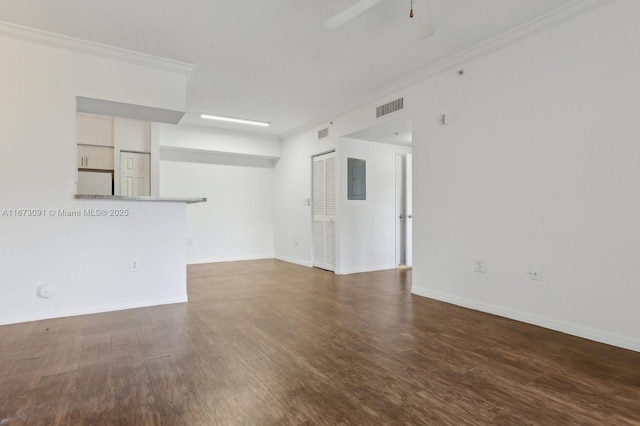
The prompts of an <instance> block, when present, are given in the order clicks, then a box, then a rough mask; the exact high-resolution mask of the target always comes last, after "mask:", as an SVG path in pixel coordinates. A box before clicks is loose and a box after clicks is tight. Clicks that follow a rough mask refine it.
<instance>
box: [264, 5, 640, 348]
mask: <svg viewBox="0 0 640 426" xmlns="http://www.w3.org/2000/svg"><path fill="white" fill-rule="evenodd" d="M637 16H640V2H636V1H632V0H618V1H615V2H612V3H611V4H608V5H606V6H603V7H600V8H598V9H596V10H594V11H592V12H589V13H586V14H584V15H582V16H579V17H576V18H573V19H571V20H568V21H565V22H563V23H561V24H560V25H558V26H552V27H549V28H547V29H546V30H545V31H544V32H541V33H538V34H536V35H533V36H531V37H529V38H527V39H524V40H521V41H519V42H517V43H516V44H513V45H511V46H508V47H504V48H502V49H501V50H499V51H497V52H495V53H493V54H490V55H488V56H485V57H482V58H479V59H476V58H475V56H474V54H473V53H472V54H470V55H468V57H469V58H472V59H469V62H468V63H463V64H462V65H460V63H461V62H462V61H463V59H464V58H463V57H461V58H457V59H456V60H455V61H452V62H451V64H452V67H451V68H450V69H449V70H448V71H445V72H444V73H443V74H441V75H439V76H437V77H434V78H431V79H430V80H427V81H425V82H423V83H419V84H416V85H414V86H412V87H405V88H403V89H401V90H395V91H389V93H387V95H386V96H381V97H380V98H379V99H376V100H374V101H372V102H370V103H368V104H366V105H364V106H363V107H362V108H358V109H356V110H354V111H352V112H350V113H347V114H343V115H341V116H339V117H336V118H334V119H333V122H334V127H333V128H332V130H333V132H332V135H333V136H332V137H331V139H332V141H333V143H334V144H337V143H338V140H339V137H340V135H347V134H350V133H353V132H354V131H358V130H361V129H364V128H367V127H369V126H371V125H372V124H374V123H375V121H376V120H375V119H373V118H372V109H373V108H375V106H376V105H380V104H382V103H384V102H386V101H388V100H391V99H394V98H396V97H398V96H404V97H405V109H406V111H407V112H408V113H411V114H412V117H413V126H414V129H413V164H414V181H413V182H414V186H413V188H414V194H413V199H414V208H413V220H414V238H413V241H414V248H413V253H414V272H413V292H414V293H416V294H421V295H425V296H428V297H433V298H437V299H441V300H445V301H449V302H452V303H456V304H460V305H464V306H469V307H472V308H475V309H479V310H483V311H488V312H492V313H496V314H499V315H503V316H507V317H511V318H515V319H519V320H523V321H527V322H530V323H534V324H539V325H542V326H545V327H549V328H553V329H556V330H560V331H564V332H567V333H571V334H575V335H579V336H583V337H587V338H590V339H594V340H598V341H602V342H607V343H611V344H614V345H618V346H622V347H627V348H631V349H635V350H640V327H638V324H640V310H639V309H638V307H637V301H638V300H640V287H639V286H638V285H636V282H637V280H638V278H637V277H638V276H639V275H640V263H638V262H637V260H636V258H637V253H638V252H640V221H639V220H638V217H640V202H639V201H638V197H636V196H635V195H634V194H636V193H637V190H638V188H639V187H640V167H638V163H639V161H640V145H639V144H638V143H637V137H638V135H639V134H640V121H638V119H637V117H638V116H640V115H639V114H640V103H639V102H638V101H637V99H639V95H640V93H638V92H640V86H639V85H638V84H637V70H638V69H640V51H639V50H638V49H634V48H633V43H632V41H633V40H638V39H640V27H638V25H637V19H636V18H637ZM538 27H539V28H541V27H542V26H538ZM459 68H464V69H465V73H464V75H463V76H459V75H458V74H457V73H456V71H457V70H458V69H459ZM442 113H449V114H450V117H451V122H450V125H449V126H440V125H439V124H438V118H439V115H440V114H442ZM312 136H313V134H312V132H309V133H306V134H302V135H299V136H296V137H293V138H291V139H289V140H287V141H285V142H284V144H283V155H282V159H281V160H280V163H279V165H278V167H279V166H280V164H284V165H287V166H286V167H284V168H283V169H282V170H279V171H278V172H282V174H281V175H280V176H278V177H277V182H278V194H277V195H276V197H278V198H280V199H281V198H282V197H283V194H284V190H285V189H293V188H295V187H299V186H294V184H291V183H289V184H287V183H285V184H284V185H283V188H284V189H283V188H280V187H279V183H280V182H281V181H282V182H293V181H304V182H307V181H308V176H307V174H308V171H307V170H306V169H305V170H303V168H304V167H305V166H303V163H300V160H301V159H302V158H304V157H305V155H304V154H303V153H306V151H308V146H310V145H311V144H312V142H313V138H312ZM293 162H295V163H296V166H293V165H292V163H293ZM306 167H307V168H308V166H306ZM285 214H286V219H285ZM285 220H286V222H285ZM279 223H280V224H281V225H280V226H282V224H284V223H289V224H292V225H293V226H299V228H297V229H289V230H287V231H286V234H285V233H283V236H284V238H280V235H279V228H278V226H279V225H278V224H279ZM276 224H277V225H276V232H277V237H276V254H278V253H280V250H282V251H284V250H285V249H287V246H286V243H287V241H286V239H288V238H290V237H291V235H293V234H294V233H307V232H310V231H309V230H310V225H309V224H308V222H307V219H306V212H298V211H296V210H294V209H293V208H290V209H286V210H285V209H282V208H281V209H278V210H277V214H276ZM296 255H297V256H301V255H302V251H301V250H298V251H297V252H296ZM475 257H481V258H484V259H486V260H487V272H486V273H485V274H480V273H476V272H474V270H473V259H474V258H475ZM532 264H535V265H538V266H540V267H541V268H542V281H532V280H531V279H530V278H529V275H528V270H529V268H530V266H531V265H532Z"/></svg>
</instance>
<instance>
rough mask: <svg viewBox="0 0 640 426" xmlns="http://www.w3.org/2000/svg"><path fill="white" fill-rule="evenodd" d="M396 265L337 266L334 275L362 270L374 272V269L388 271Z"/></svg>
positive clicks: (357, 272)
mask: <svg viewBox="0 0 640 426" xmlns="http://www.w3.org/2000/svg"><path fill="white" fill-rule="evenodd" d="M397 268H398V265H396V264H395V263H394V264H389V265H374V266H357V267H354V268H339V269H336V275H349V274H361V273H363V272H376V271H388V270H389V269H397Z"/></svg>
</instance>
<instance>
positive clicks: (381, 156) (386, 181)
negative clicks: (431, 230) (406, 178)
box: [336, 138, 411, 274]
mask: <svg viewBox="0 0 640 426" xmlns="http://www.w3.org/2000/svg"><path fill="white" fill-rule="evenodd" d="M410 152H411V149H410V148H406V147H401V146H396V145H389V144H383V143H376V142H368V141H362V140H355V139H347V138H343V139H342V140H341V141H340V157H339V161H340V163H339V164H340V168H341V170H342V171H343V173H342V176H343V178H342V179H341V180H340V187H341V191H340V193H341V194H342V195H341V200H340V206H341V207H340V212H339V220H338V227H339V231H338V234H339V241H338V243H339V245H340V250H339V253H340V256H339V262H338V265H337V266H338V268H337V269H336V273H338V274H352V273H357V272H368V271H377V270H383V269H394V268H396V267H397V263H396V155H397V154H407V153H410ZM347 158H358V159H361V160H365V161H366V179H367V199H366V200H347V179H345V176H346V170H347Z"/></svg>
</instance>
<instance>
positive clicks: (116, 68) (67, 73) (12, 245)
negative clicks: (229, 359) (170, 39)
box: [0, 37, 186, 323]
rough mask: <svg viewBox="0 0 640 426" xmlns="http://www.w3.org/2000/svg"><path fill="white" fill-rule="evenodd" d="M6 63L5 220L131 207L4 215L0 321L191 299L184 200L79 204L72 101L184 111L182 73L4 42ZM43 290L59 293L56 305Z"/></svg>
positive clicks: (2, 132) (2, 126)
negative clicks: (110, 212)
mask: <svg viewBox="0 0 640 426" xmlns="http://www.w3.org/2000/svg"><path fill="white" fill-rule="evenodd" d="M0 56H2V57H3V58H10V59H7V60H6V61H3V65H2V67H0V94H1V95H0V115H1V116H2V117H3V120H0V140H1V142H0V213H1V212H2V210H3V209H44V210H45V211H46V212H48V211H49V210H50V209H56V210H57V209H68V210H76V209H84V208H87V209H96V208H119V209H128V210H129V216H128V217H126V218H123V217H51V215H49V214H48V213H47V217H36V218H25V217H9V216H0V235H1V236H2V237H1V240H0V271H2V274H1V278H0V300H2V301H3V303H2V304H0V323H10V322H16V321H26V320H33V319H39V318H46V317H56V316H65V315H72V314H77V313H87V312H98V311H106V310H113V309H120V308H126V307H133V306H145V305H151V304H158V303H168V302H176V301H184V300H186V265H185V257H186V247H185V245H184V233H185V207H184V206H183V205H179V204H149V203H124V202H109V203H107V202H98V201H85V200H74V199H73V196H74V194H75V193H76V186H75V176H76V137H75V115H76V105H75V102H76V96H86V97H92V98H98V99H107V100H113V101H117V102H126V103H132V104H138V105H146V106H153V107H158V108H165V109H173V110H180V109H184V106H185V99H186V76H185V75H183V74H177V73H173V72H168V71H162V70H159V69H155V68H149V67H145V66H141V65H134V64H131V63H124V62H119V61H116V60H111V59H105V58H102V57H99V56H93V55H90V54H81V53H74V52H72V51H68V50H63V49H58V48H55V47H50V46H44V45H39V44H34V43H30V42H23V41H20V40H18V39H13V38H6V37H0ZM131 258H137V259H138V260H139V261H140V265H141V271H140V272H138V273H129V272H128V269H129V259H131ZM43 284H49V285H52V286H53V287H54V288H55V289H56V292H55V294H54V296H53V297H51V298H50V299H48V300H42V299H38V298H37V297H36V288H37V287H38V286H40V285H43Z"/></svg>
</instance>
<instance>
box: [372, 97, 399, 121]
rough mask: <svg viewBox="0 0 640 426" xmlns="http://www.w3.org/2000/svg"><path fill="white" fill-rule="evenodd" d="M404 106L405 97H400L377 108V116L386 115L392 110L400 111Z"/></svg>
mask: <svg viewBox="0 0 640 426" xmlns="http://www.w3.org/2000/svg"><path fill="white" fill-rule="evenodd" d="M403 108H404V98H398V99H396V100H395V101H391V102H389V103H386V104H384V105H380V106H379V107H378V108H376V118H380V117H384V116H385V115H387V114H391V113H392V112H396V111H400V110H401V109H403Z"/></svg>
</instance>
